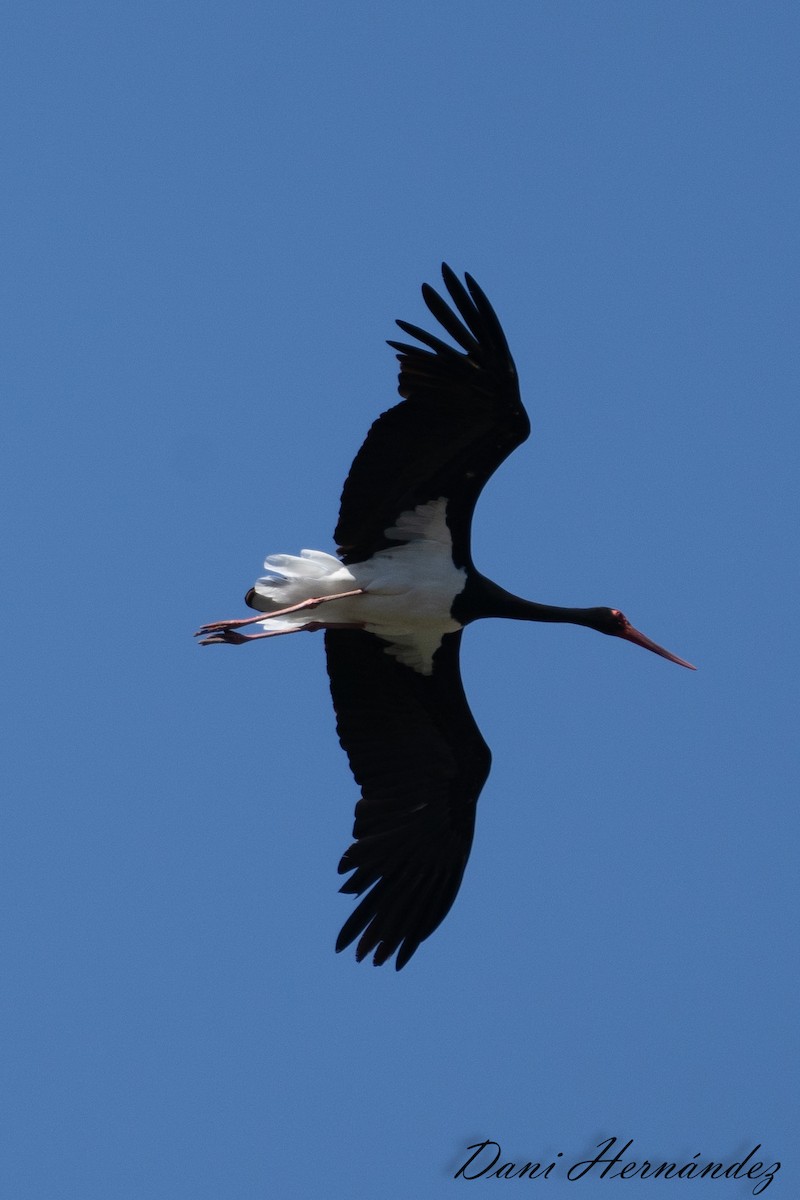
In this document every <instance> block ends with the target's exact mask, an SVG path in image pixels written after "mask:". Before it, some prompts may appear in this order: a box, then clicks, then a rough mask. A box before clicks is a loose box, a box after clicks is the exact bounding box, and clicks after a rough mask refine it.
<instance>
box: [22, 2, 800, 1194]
mask: <svg viewBox="0 0 800 1200" xmlns="http://www.w3.org/2000/svg"><path fill="white" fill-rule="evenodd" d="M799 32H800V18H799V17H798V12H797V8H796V6H795V5H793V4H789V3H770V4H765V5H757V6H754V5H750V4H740V3H737V2H735V0H733V2H730V3H724V4H723V3H715V2H712V3H706V4H694V3H681V2H680V0H678V2H675V3H670V4H668V5H667V4H657V3H653V4H645V5H643V4H640V3H638V2H636V3H634V2H626V0H621V2H619V3H613V4H612V3H605V2H602V0H601V2H598V3H585V2H580V0H576V2H575V3H569V4H567V3H561V2H560V0H559V2H557V3H556V2H548V3H539V2H528V0H525V2H522V0H509V2H508V3H498V4H495V5H489V4H486V3H471V2H469V0H461V2H459V3H456V2H454V0H446V2H443V3H424V4H423V3H420V2H419V0H407V3H405V4H403V5H402V6H401V5H397V4H386V5H367V4H355V3H350V2H345V3H343V4H337V5H329V4H322V3H320V2H319V0H313V2H308V3H302V2H301V3H293V4H287V3H278V4H254V3H240V2H238V0H232V2H231V3H229V4H227V5H225V6H221V5H211V4H208V3H205V2H204V0H200V2H198V3H193V4H188V3H185V2H183V0H176V2H175V3H171V4H167V5H164V4H153V3H147V2H145V3H139V4H136V5H120V4H92V3H79V4H73V5H66V6H65V5H61V4H59V5H56V4H47V3H38V2H37V0H31V2H30V3H27V4H25V5H18V6H17V8H16V10H15V11H14V12H11V13H9V14H7V15H6V21H5V32H4V35H3V43H4V45H3V50H2V55H3V58H4V63H3V65H2V70H1V71H0V89H2V93H3V104H2V112H3V143H4V150H3V159H4V172H3V174H4V184H3V188H2V198H1V199H0V205H2V227H3V230H4V238H3V243H4V248H3V266H2V272H0V275H1V276H2V282H1V283H0V287H2V292H3V298H4V317H3V333H4V337H3V342H4V354H3V356H2V367H1V368H0V370H2V392H3V395H4V400H5V403H4V413H5V419H4V422H3V434H4V436H3V438H2V439H1V442H2V444H1V445H0V454H2V464H1V465H2V475H1V481H2V487H3V492H4V497H3V500H4V512H5V522H4V525H5V532H6V537H7V545H6V549H5V551H4V560H5V563H6V565H7V566H8V567H9V570H8V572H7V574H6V576H5V579H6V582H5V585H4V595H5V598H6V601H7V607H6V612H7V624H6V629H5V637H4V642H3V658H4V668H3V676H4V679H5V680H6V681H7V684H8V687H7V700H6V703H7V711H6V717H5V729H6V731H7V742H6V748H5V752H4V755H3V759H4V774H5V776H6V782H5V783H4V785H3V794H4V797H5V800H4V805H3V810H4V819H3V824H4V831H3V837H2V856H3V864H2V876H1V879H2V884H1V886H2V915H3V946H2V950H1V951H0V953H1V954H2V964H3V970H2V989H1V994H2V1028H3V1065H2V1077H3V1084H2V1089H1V1092H2V1097H3V1119H2V1122H1V1123H0V1128H1V1129H2V1134H0V1192H2V1194H3V1195H4V1196H9V1197H14V1200H54V1198H55V1197H64V1198H65V1200H72V1198H73V1197H74V1198H75V1200H95V1198H97V1200H134V1198H135V1200H140V1198H142V1197H148V1200H161V1198H164V1200H176V1198H177V1200H184V1197H185V1198H187V1200H189V1198H191V1200H206V1198H207V1200H219V1198H220V1197H223V1196H224V1197H226V1198H231V1200H256V1198H261V1197H267V1196H280V1197H281V1198H282V1200H295V1198H298V1200H300V1198H305V1197H308V1196H323V1195H324V1196H326V1197H328V1198H330V1200H339V1197H348V1198H350V1200H362V1198H365V1200H366V1198H370V1200H371V1198H372V1197H375V1196H381V1197H383V1198H385V1200H395V1198H400V1197H402V1198H405V1197H407V1196H409V1195H414V1196H419V1197H423V1198H427V1197H431V1198H438V1197H444V1196H458V1195H459V1194H460V1193H461V1192H463V1191H464V1190H465V1189H467V1190H468V1191H469V1190H470V1189H472V1190H475V1189H477V1190H480V1189H481V1187H482V1184H479V1183H478V1182H467V1181H465V1180H463V1179H462V1180H458V1181H455V1180H453V1175H454V1173H455V1171H456V1170H457V1168H458V1166H459V1165H460V1163H461V1162H463V1161H464V1159H465V1158H466V1157H467V1150H466V1147H467V1146H468V1145H470V1144H472V1143H475V1142H478V1141H482V1140H483V1139H486V1138H491V1139H494V1140H496V1141H497V1142H498V1143H499V1144H500V1145H501V1147H502V1156H503V1161H506V1160H512V1161H514V1160H515V1161H517V1162H520V1163H521V1162H524V1161H525V1160H527V1159H539V1160H541V1161H543V1162H549V1161H550V1160H551V1159H554V1158H556V1156H558V1154H559V1152H560V1153H561V1158H558V1160H557V1161H558V1163H559V1164H562V1165H561V1166H559V1169H558V1171H556V1172H554V1173H553V1175H552V1177H551V1178H548V1179H547V1180H536V1181H528V1182H527V1183H522V1182H518V1183H516V1184H510V1183H509V1185H508V1186H509V1187H516V1188H517V1189H519V1190H526V1194H530V1195H536V1196H540V1195H543V1196H546V1197H549V1198H550V1200H553V1198H557V1197H561V1196H565V1197H573V1196H574V1197H577V1200H582V1198H584V1200H585V1198H587V1197H588V1198H589V1200H594V1198H595V1197H607V1196H611V1197H614V1196H618V1195H620V1194H622V1193H624V1194H625V1196H626V1197H628V1195H629V1193H630V1196H631V1197H634V1196H635V1197H643V1198H645V1197H649V1196H659V1197H662V1196H663V1197H665V1198H667V1200H669V1198H672V1197H676V1198H681V1197H683V1195H684V1192H686V1193H687V1194H689V1193H690V1194H691V1196H693V1197H704V1196H713V1197H715V1198H716V1197H732V1198H734V1197H736V1198H738V1197H745V1196H749V1195H750V1194H751V1191H752V1187H753V1186H754V1185H753V1183H752V1181H750V1182H748V1181H746V1180H740V1181H739V1182H735V1181H734V1180H721V1181H720V1180H717V1181H711V1180H707V1181H705V1182H701V1181H697V1180H695V1181H693V1182H692V1183H691V1185H690V1184H689V1183H688V1182H686V1181H684V1182H682V1181H675V1180H673V1181H664V1180H661V1181H659V1182H652V1181H651V1182H645V1181H642V1180H641V1179H636V1180H631V1181H624V1182H625V1186H623V1181H619V1180H618V1181H616V1182H615V1181H612V1180H610V1179H608V1178H607V1179H605V1180H601V1179H599V1178H597V1177H596V1175H595V1174H592V1175H590V1176H589V1177H585V1178H584V1179H583V1180H581V1181H577V1182H576V1181H572V1182H570V1181H569V1180H567V1179H566V1178H565V1174H566V1171H565V1169H564V1167H563V1164H564V1163H566V1162H577V1161H580V1160H583V1159H587V1158H589V1157H591V1156H592V1154H593V1153H595V1152H596V1151H595V1149H594V1148H595V1147H596V1146H597V1144H598V1143H599V1142H601V1141H602V1140H603V1139H607V1138H609V1137H612V1136H613V1137H616V1138H618V1139H619V1144H620V1146H621V1145H623V1144H624V1143H625V1142H627V1141H628V1140H629V1139H633V1143H634V1144H633V1147H632V1148H631V1150H630V1153H629V1154H628V1155H626V1160H627V1159H630V1158H633V1159H637V1158H638V1159H642V1158H648V1159H651V1160H653V1159H658V1160H659V1161H661V1160H662V1159H664V1158H666V1159H670V1160H673V1159H678V1160H680V1161H691V1160H692V1156H693V1155H695V1154H698V1153H699V1154H700V1155H701V1160H700V1161H706V1160H707V1159H709V1158H710V1159H716V1160H724V1161H725V1162H726V1163H731V1162H735V1161H736V1159H737V1158H741V1157H742V1156H743V1155H745V1154H747V1152H748V1151H749V1150H750V1149H751V1148H752V1147H753V1146H755V1145H756V1144H758V1143H760V1144H761V1145H762V1148H763V1153H761V1154H759V1156H757V1157H763V1158H764V1160H765V1162H767V1163H772V1162H773V1161H775V1160H780V1161H781V1162H782V1164H783V1165H782V1167H781V1170H780V1172H779V1173H778V1175H777V1176H776V1178H775V1180H774V1181H773V1182H772V1184H771V1185H770V1186H769V1188H768V1189H767V1191H766V1193H763V1194H766V1195H768V1196H779V1195H780V1196H785V1197H790V1196H792V1195H795V1194H797V1192H798V1189H799V1188H800V1166H799V1165H798V1159H797V1141H796V1129H797V1121H798V1115H800V1114H798V1107H797V1095H796V1084H795V1082H794V1080H795V1077H796V1071H797V1066H798V1056H797V1049H798V1046H797V989H796V945H797V943H796V932H797V930H796V879H797V865H796V864H797V833H798V829H797V803H796V797H797V753H796V743H797V686H796V664H797V649H798V639H797V611H796V608H797V603H796V596H797V590H796V569H795V568H796V556H797V535H796V529H797V517H796V503H795V500H796V492H797V484H796V473H797V434H798V427H799V426H800V421H798V415H797V413H798V407H797V397H798V382H800V381H799V380H798V374H800V370H799V364H800V354H799V353H798V341H797V328H798V322H797V315H798V303H797V300H798V296H797V279H798V220H797V202H798V165H797V144H796V131H797V124H798V116H799V115H800V114H799V113H798V92H799V91H800V85H798V74H797V61H798V48H799V47H798V40H799V39H798V33H799ZM442 259H446V260H447V261H448V262H450V263H451V264H452V265H453V267H454V268H456V269H457V270H459V271H462V270H464V269H466V270H469V271H470V272H472V273H473V274H474V275H475V277H476V278H477V279H478V280H479V282H480V283H481V284H482V286H483V287H484V289H485V290H486V291H487V293H488V294H489V296H490V298H491V299H492V301H493V303H494V304H495V306H496V308H497V310H498V313H499V315H500V317H501V320H502V321H503V323H504V326H505V328H506V331H507V334H508V337H509V340H510V343H511V346H512V350H513V353H514V355H515V358H516V361H517V365H518V368H519V372H520V376H521V379H522V385H523V394H524V397H525V399H526V403H527V406H528V409H529V412H530V415H531V419H532V423H533V434H532V437H531V439H530V441H529V442H528V443H526V445H525V446H524V447H522V448H521V449H520V450H519V451H518V452H517V453H516V454H515V455H514V456H513V458H512V459H511V460H510V461H509V462H508V463H507V464H506V465H505V466H504V467H503V469H502V470H501V472H500V473H499V474H498V475H497V477H496V478H495V479H494V480H493V481H492V483H491V485H490V486H489V487H488V489H487V490H486V492H485V493H484V496H483V498H482V500H481V503H480V506H479V509H478V513H477V519H476V526H475V539H474V554H475V559H476V562H477V564H478V566H479V567H480V568H481V569H482V570H483V571H484V572H485V573H486V574H488V575H490V576H492V577H494V578H496V579H497V580H498V582H500V583H501V584H503V585H504V586H505V587H507V588H509V589H510V590H512V591H515V592H518V593H520V594H522V595H526V596H529V597H531V598H532V599H536V600H540V601H543V602H547V603H556V604H569V605H573V604H585V605H589V604H609V605H613V606H617V607H620V608H622V609H624V611H625V612H626V613H627V614H628V616H629V617H630V618H631V620H632V621H633V622H634V624H635V625H637V626H638V627H639V628H641V629H642V630H644V632H645V633H647V634H648V635H649V636H651V637H652V638H654V639H655V640H657V641H658V642H661V643H662V644H664V645H666V646H668V647H669V648H670V649H671V650H673V651H675V652H676V653H677V654H680V655H682V656H685V657H686V658H688V659H690V660H691V661H692V662H695V663H696V664H697V665H698V668H699V670H698V671H697V673H696V674H690V673H689V672H686V671H681V670H679V669H678V668H676V667H674V666H672V665H670V664H668V663H666V662H664V661H663V660H661V659H659V658H656V657H655V656H654V655H649V654H643V653H640V652H638V651H636V650H634V649H633V648H632V647H630V646H627V645H625V644H623V643H621V642H617V641H615V640H612V639H608V638H601V637H597V636H595V635H594V634H593V633H591V632H590V631H587V630H583V629H575V628H566V627H564V628H547V627H536V626H528V625H524V626H523V625H515V624H512V623H505V622H484V623H482V624H481V625H479V626H477V627H474V628H472V629H470V630H469V632H468V634H467V635H466V637H465V651H464V673H465V679H466V684H467V689H468V693H469V696H470V700H471V703H472V706H473V708H474V711H475V714H476V716H477V718H478V720H479V723H480V725H481V727H482V729H483V732H484V735H485V737H486V739H487V741H488V742H489V744H490V745H491V747H492V750H493V753H494V768H493V772H492V775H491V777H490V779H489V783H488V785H487V787H486V789H485V791H484V794H483V797H482V800H481V803H480V806H479V813H478V829H477V836H476V841H475V846H474V850H473V854H472V858H471V862H470V865H469V868H468V871H467V875H466V877H465V881H464V884H463V887H462V890H461V894H460V896H459V898H458V901H457V903H456V905H455V907H454V909H453V911H452V912H451V914H450V916H449V917H448V919H447V920H446V922H445V924H444V925H443V926H442V927H441V929H440V930H439V931H438V932H437V933H436V934H435V935H434V936H433V937H432V938H431V939H430V941H429V942H427V943H426V944H425V945H424V946H423V947H422V948H421V950H420V951H419V953H418V954H417V956H416V958H415V959H414V960H413V961H412V963H411V964H410V965H409V966H408V967H407V968H406V970H404V971H403V972H402V973H400V974H397V973H395V972H394V971H393V970H388V969H387V970H376V969H373V968H372V967H371V966H369V965H367V964H362V965H361V966H359V965H357V964H356V963H355V961H354V959H353V957H352V956H351V955H350V954H347V953H346V954H344V955H340V956H336V955H334V953H333V943H334V940H335V936H336V933H337V932H338V929H339V927H340V925H341V924H342V922H343V920H344V919H345V917H346V916H347V914H348V913H349V911H350V909H351V901H350V900H349V899H348V898H346V897H342V896H339V895H338V894H337V887H338V883H339V882H340V881H339V879H338V876H337V875H336V864H337V861H338V858H339V855H340V854H341V852H342V850H343V849H344V848H345V847H346V845H347V844H348V839H349V834H350V830H351V824H352V810H353V805H354V802H355V799H356V789H355V785H354V783H353V781H352V779H351V777H350V774H349V771H348V769H347V764H346V760H345V757H344V755H343V753H342V752H341V750H340V748H339V747H338V744H337V741H336V736H335V732H334V725H333V717H332V712H331V707H330V701H329V698H328V692H327V681H326V675H325V669H324V658H323V647H322V642H321V639H319V638H312V637H304V638H280V639H277V640H276V641H274V642H268V643H262V644H260V645H256V646H252V647H247V648H243V649H239V650H237V649H230V648H228V647H218V648H214V649H210V650H199V649H198V648H197V647H196V645H195V644H194V643H193V641H192V638H191V634H192V631H193V630H194V629H195V628H196V627H197V626H198V625H199V624H200V623H201V622H203V621H207V620H211V619H215V618H220V617H226V616H237V615H244V613H245V610H244V606H243V604H242V596H243V594H244V592H245V590H246V589H247V588H248V587H249V586H250V584H251V583H252V581H253V580H254V579H255V577H256V576H257V575H258V574H259V570H260V566H261V562H262V560H263V557H264V555H265V554H267V553H274V552H278V551H288V552H296V551H298V550H299V549H300V548H301V547H304V546H311V547H315V548H319V549H322V550H329V549H331V546H332V543H331V538H332V531H333V526H334V524H335V518H336V513H337V506H338V498H339V493H340V489H341V484H342V481H343V479H344V476H345V474H346V472H347V470H348V467H349V465H350V461H351V459H352V457H353V455H354V453H355V451H356V450H357V448H358V446H359V445H360V442H361V440H362V438H363V436H364V434H365V432H366V430H367V428H368V426H369V424H370V422H371V421H372V420H373V419H374V417H375V416H376V415H377V413H378V412H380V411H382V410H383V409H384V408H386V407H387V406H388V405H389V404H391V403H392V402H393V400H394V397H395V364H394V359H393V357H392V354H391V352H390V350H389V349H388V348H387V347H386V346H385V345H384V339H385V338H387V337H391V336H393V319H394V318H395V317H398V316H399V317H404V318H405V319H407V320H410V321H415V322H420V321H424V319H425V310H424V307H423V305H422V301H421V299H420V296H419V285H420V283H421V282H422V281H423V280H429V281H431V282H433V283H435V282H436V280H437V276H438V270H439V263H440V262H441V261H442Z"/></svg>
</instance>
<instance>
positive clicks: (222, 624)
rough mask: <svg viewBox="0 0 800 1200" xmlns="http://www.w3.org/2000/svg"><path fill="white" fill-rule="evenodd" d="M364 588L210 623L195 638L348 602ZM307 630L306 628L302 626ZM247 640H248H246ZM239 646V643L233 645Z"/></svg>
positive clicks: (282, 630) (257, 635) (254, 635)
mask: <svg viewBox="0 0 800 1200" xmlns="http://www.w3.org/2000/svg"><path fill="white" fill-rule="evenodd" d="M363 592H364V589H363V588H354V590H353V591H351V592H337V594H336V595H335V596H313V597H312V598H311V599H310V600H301V601H300V603H299V604H292V605H290V606H289V608H279V609H277V610H276V611H275V612H266V613H258V614H257V615H256V616H255V617H242V618H240V619H239V620H232V621H210V622H209V623H208V625H201V626H200V628H199V629H198V630H197V633H196V634H195V635H194V636H195V637H199V636H200V634H201V633H223V632H228V631H231V632H232V631H233V630H235V629H239V628H241V626H242V625H254V624H256V623H257V622H258V621H269V620H271V619H272V617H285V616H287V615H288V614H289V613H293V612H300V611H301V610H302V609H304V608H316V607H317V605H319V604H327V603H328V601H329V600H346V599H347V598H348V597H349V596H361V595H363ZM301 628H305V626H301ZM294 632H296V631H295V630H294V629H280V630H278V629H276V630H275V633H257V634H253V635H251V636H252V637H275V635H276V634H278V633H294ZM214 640H215V641H232V639H229V638H222V639H220V638H215V639H214ZM245 640H247V639H245ZM210 644H211V643H210V642H201V643H200V645H201V646H207V645H210ZM232 644H235V645H238V643H233V642H232Z"/></svg>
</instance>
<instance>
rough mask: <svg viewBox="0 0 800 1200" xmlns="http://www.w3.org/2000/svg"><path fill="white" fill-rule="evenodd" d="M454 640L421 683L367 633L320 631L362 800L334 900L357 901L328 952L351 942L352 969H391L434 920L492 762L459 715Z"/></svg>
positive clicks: (459, 864)
mask: <svg viewBox="0 0 800 1200" xmlns="http://www.w3.org/2000/svg"><path fill="white" fill-rule="evenodd" d="M460 644H461V632H460V631H459V632H458V633H451V634H447V635H446V636H445V637H444V638H443V639H442V644H441V646H440V647H439V649H438V650H437V651H436V654H435V656H434V670H433V672H432V674H430V675H422V674H420V673H419V672H417V671H413V670H411V669H410V668H409V667H406V666H404V665H403V664H402V663H399V662H398V661H397V660H396V659H394V658H392V657H391V655H389V654H387V653H386V652H385V651H386V646H385V643H384V642H382V641H381V640H380V639H379V638H377V637H374V636H373V635H372V634H370V633H364V632H362V631H360V630H350V629H328V630H327V631H326V633H325V649H326V652H327V657H328V674H329V676H330V683H331V694H332V696H333V704H334V708H335V710H336V718H337V723H336V727H337V730H338V733H339V739H340V741H341V744H342V746H343V747H344V749H345V750H346V752H347V756H348V758H349V759H350V766H351V768H352V771H353V775H354V776H355V778H356V782H357V783H358V784H359V785H360V786H361V789H362V798H361V799H360V800H359V801H358V804H357V805H356V819H355V826H354V829H353V836H354V838H355V841H354V843H353V845H352V846H351V847H350V848H349V849H348V850H347V851H346V852H345V854H344V855H343V857H342V860H341V862H340V864H339V871H340V873H342V874H344V873H346V872H348V871H352V872H353V874H352V875H351V877H350V878H349V879H348V880H347V882H346V883H345V884H344V885H343V886H342V889H341V890H342V891H343V892H348V893H350V894H352V895H357V896H363V894H364V893H365V892H366V893H367V894H366V895H365V896H363V899H362V900H361V902H360V903H359V905H358V907H357V908H356V909H355V911H354V912H353V913H352V915H351V916H350V917H349V918H348V920H347V921H346V922H345V924H344V927H343V929H342V932H341V933H340V935H339V939H338V941H337V943H336V949H337V950H342V949H344V947H345V946H348V945H349V944H350V943H351V942H352V941H354V940H355V939H356V938H360V940H359V942H358V946H357V949H356V957H357V958H358V959H359V961H360V960H361V959H362V958H364V957H366V956H367V955H369V954H371V953H372V952H373V951H374V962H375V964H376V965H381V964H382V963H385V962H386V961H387V959H389V958H391V956H392V955H393V954H395V953H396V954H397V958H396V961H395V965H396V967H397V970H398V971H399V970H400V968H401V967H403V966H405V964H406V963H407V962H408V960H409V959H410V958H411V956H412V954H413V953H414V952H415V950H416V949H417V947H418V946H419V944H420V942H422V941H423V940H424V939H425V938H427V937H429V936H430V934H431V933H433V931H434V929H436V927H437V925H439V923H440V922H441V921H442V920H443V919H444V917H445V916H446V915H447V913H448V911H449V910H450V906H451V905H452V903H453V901H454V900H455V898H456V894H457V893H458V889H459V886H460V884H461V878H462V875H463V874H464V868H465V866H466V863H467V859H468V857H469V852H470V847H471V845H472V834H473V830H474V826H475V806H476V803H477V800H478V796H479V794H480V791H481V788H482V787H483V785H484V783H485V781H486V777H487V775H488V774H489V766H490V763H491V755H490V753H489V748H488V746H487V745H486V743H485V742H484V740H483V738H482V737H481V734H480V730H479V729H478V727H477V725H476V724H475V720H474V718H473V716H472V713H471V712H470V710H469V707H468V705H467V701H466V698H465V696H464V689H463V687H462V684H461V675H460V672H459V665H458V653H459V647H460Z"/></svg>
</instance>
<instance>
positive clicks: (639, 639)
mask: <svg viewBox="0 0 800 1200" xmlns="http://www.w3.org/2000/svg"><path fill="white" fill-rule="evenodd" d="M619 636H620V637H623V638H625V641H626V642H633V644H634V646H643V647H644V649H645V650H652V651H653V653H654V654H660V655H661V657H662V658H668V659H669V661H670V662H674V663H677V664H678V666H679V667H688V668H689V670H690V671H696V670H697V667H695V666H693V665H692V663H690V662H687V661H686V659H684V658H678V656H677V654H670V652H669V650H665V649H664V647H663V646H659V645H658V644H657V643H656V642H651V641H650V638H649V637H646V636H645V635H644V634H643V633H639V630H638V629H634V628H633V626H632V625H629V626H628V628H627V629H626V630H625V632H624V633H621V634H620V635H619Z"/></svg>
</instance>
